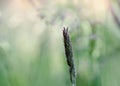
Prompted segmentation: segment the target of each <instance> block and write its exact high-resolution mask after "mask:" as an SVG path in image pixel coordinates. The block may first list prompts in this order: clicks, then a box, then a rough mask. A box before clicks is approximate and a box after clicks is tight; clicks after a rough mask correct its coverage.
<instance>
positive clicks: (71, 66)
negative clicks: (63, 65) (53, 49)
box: [63, 27, 76, 86]
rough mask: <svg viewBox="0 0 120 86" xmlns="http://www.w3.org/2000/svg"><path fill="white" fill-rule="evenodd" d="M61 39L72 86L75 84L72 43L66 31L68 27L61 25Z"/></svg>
mask: <svg viewBox="0 0 120 86" xmlns="http://www.w3.org/2000/svg"><path fill="white" fill-rule="evenodd" d="M63 39H64V48H65V55H66V61H67V65H68V66H69V74H70V80H71V83H72V86H76V71H75V65H74V59H73V51H72V45H71V41H70V37H69V33H68V28H65V27H63Z"/></svg>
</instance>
